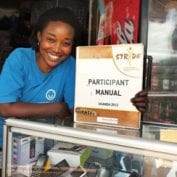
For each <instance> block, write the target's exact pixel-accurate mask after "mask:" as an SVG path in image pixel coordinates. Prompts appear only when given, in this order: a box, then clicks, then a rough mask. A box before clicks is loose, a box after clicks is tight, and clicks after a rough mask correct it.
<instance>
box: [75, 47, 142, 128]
mask: <svg viewBox="0 0 177 177" xmlns="http://www.w3.org/2000/svg"><path fill="white" fill-rule="evenodd" d="M143 65H144V47H143V45H142V44H119V45H103V46H80V47H77V60H76V88H75V110H74V120H75V122H80V123H91V124H100V125H106V126H121V127H130V128H136V129H139V128H140V119H141V114H140V112H139V111H138V110H137V109H136V108H135V106H133V104H132V103H131V101H130V100H131V98H133V97H134V96H135V94H136V93H137V92H139V91H140V90H142V86H143Z"/></svg>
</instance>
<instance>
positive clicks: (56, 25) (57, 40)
mask: <svg viewBox="0 0 177 177" xmlns="http://www.w3.org/2000/svg"><path fill="white" fill-rule="evenodd" d="M37 37H38V41H39V52H38V53H37V63H38V65H39V68H40V69H41V70H42V71H43V72H50V71H51V70H52V69H54V68H55V67H56V66H57V65H58V64H60V63H61V62H62V61H64V60H65V59H66V58H67V57H68V56H69V55H70V53H71V51H72V45H73V38H74V29H73V27H72V26H70V25H69V24H67V23H63V22H61V21H56V22H55V21H52V22H49V24H48V25H47V27H46V28H45V29H44V30H43V31H42V32H38V34H37Z"/></svg>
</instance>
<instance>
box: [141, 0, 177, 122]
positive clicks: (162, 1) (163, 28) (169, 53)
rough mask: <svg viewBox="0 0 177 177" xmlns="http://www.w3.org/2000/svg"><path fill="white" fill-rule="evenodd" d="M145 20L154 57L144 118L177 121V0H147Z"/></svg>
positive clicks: (145, 37) (144, 32) (145, 33)
mask: <svg viewBox="0 0 177 177" xmlns="http://www.w3.org/2000/svg"><path fill="white" fill-rule="evenodd" d="M147 7H148V8H147ZM141 22H142V28H141V29H142V30H141V37H142V39H141V40H143V41H144V43H145V46H146V53H147V55H150V56H152V58H153V62H152V72H151V87H150V94H149V100H150V101H149V110H148V112H147V114H145V115H144V118H143V120H144V121H145V122H149V123H155V124H165V125H172V124H173V125H177V112H176V99H177V69H176V68H177V52H176V51H177V47H176V44H177V43H176V39H177V1H173V0H158V1H156V0H148V1H145V0H143V2H142V21H141ZM143 25H144V26H145V27H143Z"/></svg>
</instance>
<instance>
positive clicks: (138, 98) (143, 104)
mask: <svg viewBox="0 0 177 177" xmlns="http://www.w3.org/2000/svg"><path fill="white" fill-rule="evenodd" d="M131 102H132V103H133V105H134V106H135V107H136V108H137V109H138V111H140V112H141V113H144V112H146V111H147V107H148V90H146V89H144V90H142V91H140V92H138V93H137V94H136V95H135V97H134V98H132V99H131Z"/></svg>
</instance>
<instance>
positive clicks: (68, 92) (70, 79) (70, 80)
mask: <svg viewBox="0 0 177 177" xmlns="http://www.w3.org/2000/svg"><path fill="white" fill-rule="evenodd" d="M65 83H66V84H65V89H64V100H65V102H66V103H67V104H68V107H69V108H70V109H73V108H74V94H75V60H74V59H73V62H72V64H71V65H70V68H69V70H68V74H67V77H66V82H65Z"/></svg>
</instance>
